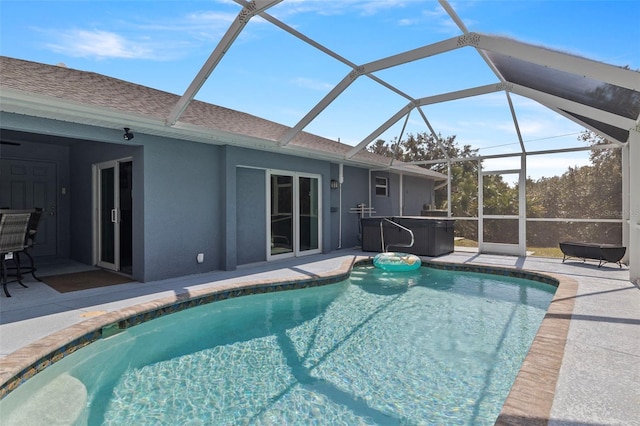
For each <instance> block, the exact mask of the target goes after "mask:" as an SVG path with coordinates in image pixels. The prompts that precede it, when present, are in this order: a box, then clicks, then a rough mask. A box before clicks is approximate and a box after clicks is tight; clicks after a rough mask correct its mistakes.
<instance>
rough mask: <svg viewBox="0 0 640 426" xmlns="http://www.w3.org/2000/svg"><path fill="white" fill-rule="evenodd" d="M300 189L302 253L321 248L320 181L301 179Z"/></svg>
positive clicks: (299, 181) (307, 178)
mask: <svg viewBox="0 0 640 426" xmlns="http://www.w3.org/2000/svg"><path fill="white" fill-rule="evenodd" d="M298 188H299V191H298V201H299V205H300V214H299V217H300V225H299V226H300V232H299V233H300V251H308V250H317V249H319V248H320V241H319V240H320V238H319V224H320V223H319V217H318V212H319V208H318V204H319V202H318V201H319V197H318V179H316V178H310V177H299V178H298Z"/></svg>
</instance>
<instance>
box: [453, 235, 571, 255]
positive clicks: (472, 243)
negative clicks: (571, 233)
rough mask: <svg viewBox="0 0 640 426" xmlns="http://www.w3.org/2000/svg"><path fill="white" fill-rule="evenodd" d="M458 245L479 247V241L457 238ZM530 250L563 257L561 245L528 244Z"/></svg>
mask: <svg viewBox="0 0 640 426" xmlns="http://www.w3.org/2000/svg"><path fill="white" fill-rule="evenodd" d="M454 245H455V246H456V247H478V242H477V241H473V240H468V239H466V238H462V239H456V240H455V242H454ZM527 251H528V252H533V253H532V254H531V255H530V256H536V257H557V258H562V257H563V256H562V251H560V247H531V246H527Z"/></svg>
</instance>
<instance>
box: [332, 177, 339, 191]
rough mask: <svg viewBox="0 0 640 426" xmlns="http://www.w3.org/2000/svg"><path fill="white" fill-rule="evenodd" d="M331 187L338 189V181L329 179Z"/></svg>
mask: <svg viewBox="0 0 640 426" xmlns="http://www.w3.org/2000/svg"><path fill="white" fill-rule="evenodd" d="M331 189H338V181H337V180H335V179H331Z"/></svg>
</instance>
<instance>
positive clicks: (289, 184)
mask: <svg viewBox="0 0 640 426" xmlns="http://www.w3.org/2000/svg"><path fill="white" fill-rule="evenodd" d="M270 186H271V195H270V200H271V212H270V217H271V255H272V256H273V255H278V254H285V253H293V241H294V240H293V229H294V228H293V208H294V205H293V176H286V175H276V174H273V175H271V185H270Z"/></svg>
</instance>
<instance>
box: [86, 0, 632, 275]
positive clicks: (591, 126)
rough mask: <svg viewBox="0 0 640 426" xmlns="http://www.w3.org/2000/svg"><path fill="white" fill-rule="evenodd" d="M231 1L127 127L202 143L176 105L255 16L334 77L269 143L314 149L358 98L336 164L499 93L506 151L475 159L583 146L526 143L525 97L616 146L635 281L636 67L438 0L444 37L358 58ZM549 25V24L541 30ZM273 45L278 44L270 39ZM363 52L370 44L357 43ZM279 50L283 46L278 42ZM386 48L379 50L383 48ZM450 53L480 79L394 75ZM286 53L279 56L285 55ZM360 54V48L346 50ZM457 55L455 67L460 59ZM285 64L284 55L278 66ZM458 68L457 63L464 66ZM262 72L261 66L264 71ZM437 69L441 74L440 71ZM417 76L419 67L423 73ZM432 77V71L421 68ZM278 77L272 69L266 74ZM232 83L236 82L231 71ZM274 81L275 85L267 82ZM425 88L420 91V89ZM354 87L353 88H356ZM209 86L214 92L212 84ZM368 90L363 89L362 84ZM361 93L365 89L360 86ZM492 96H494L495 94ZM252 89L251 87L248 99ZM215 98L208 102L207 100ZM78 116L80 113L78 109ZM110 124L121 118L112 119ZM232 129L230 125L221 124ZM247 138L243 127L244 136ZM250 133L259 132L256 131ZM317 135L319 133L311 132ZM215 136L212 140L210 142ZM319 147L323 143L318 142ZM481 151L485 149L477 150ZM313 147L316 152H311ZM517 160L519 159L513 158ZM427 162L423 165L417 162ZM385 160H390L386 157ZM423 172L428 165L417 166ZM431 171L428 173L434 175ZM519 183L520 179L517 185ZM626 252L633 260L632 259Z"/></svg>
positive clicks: (280, 7)
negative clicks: (178, 81) (148, 110)
mask: <svg viewBox="0 0 640 426" xmlns="http://www.w3.org/2000/svg"><path fill="white" fill-rule="evenodd" d="M234 2H235V3H236V4H237V5H238V9H239V11H238V14H237V16H236V18H235V19H234V20H233V21H232V22H231V24H230V26H229V27H228V28H227V29H226V32H225V33H224V35H223V36H222V38H221V39H220V40H219V41H218V42H217V44H216V45H215V47H214V48H213V49H212V51H211V52H210V54H209V57H208V59H206V61H205V62H204V65H203V66H202V67H201V69H200V70H199V71H197V72H196V73H194V74H193V75H192V80H191V82H190V84H188V87H187V88H186V90H184V92H183V93H182V95H181V96H179V99H178V100H177V102H175V103H172V104H171V105H169V109H170V110H169V111H168V113H166V114H165V115H164V116H163V117H155V118H153V119H151V120H150V119H149V118H148V117H144V118H141V117H136V116H135V114H134V115H132V116H131V117H130V124H129V125H130V126H131V127H132V128H134V129H136V130H138V131H142V132H150V133H152V134H154V133H156V134H158V133H164V134H170V135H172V136H174V137H175V136H176V135H179V134H181V135H183V136H184V137H189V138H192V139H194V140H198V139H200V140H201V141H207V139H211V138H210V136H208V135H207V131H208V130H207V129H202V128H198V127H197V126H194V125H193V123H192V122H190V121H191V117H189V115H188V114H186V113H185V111H188V108H189V106H190V105H191V106H193V104H194V103H197V102H198V101H197V99H198V96H199V94H200V93H201V91H202V90H204V88H205V87H207V86H206V85H207V83H209V82H211V81H213V82H215V80H216V69H217V67H218V66H219V65H220V64H221V63H223V61H225V59H226V57H228V56H229V55H233V54H234V51H235V49H236V48H237V47H238V44H239V43H240V42H239V40H242V42H241V43H250V42H251V38H250V37H248V40H244V39H242V35H243V31H245V29H246V28H247V26H248V25H249V24H250V23H251V22H255V21H259V22H260V24H261V25H263V24H265V23H266V24H269V25H272V26H275V27H277V28H279V29H280V30H282V31H281V32H280V35H284V36H286V37H288V38H287V40H288V41H287V43H290V42H291V40H292V39H293V40H295V42H296V43H298V45H299V43H302V44H304V45H305V46H306V47H307V48H310V49H313V50H315V51H316V52H319V53H320V54H321V56H322V58H321V59H319V60H318V61H317V62H314V63H313V64H312V65H311V66H310V67H311V68H313V67H324V66H327V67H330V68H331V69H332V73H333V74H334V75H335V76H336V81H337V83H336V84H334V85H333V86H331V87H326V89H325V90H324V96H323V97H321V98H320V99H316V100H309V101H308V104H309V105H310V107H309V108H308V109H307V110H306V111H305V112H304V113H302V114H299V116H301V118H298V119H297V120H296V121H295V122H294V123H292V124H290V125H289V126H288V127H287V128H286V129H285V130H284V131H283V132H280V133H278V132H276V133H278V134H277V136H276V137H272V138H271V142H275V143H276V148H277V149H282V150H285V151H286V150H291V149H295V150H298V151H301V150H304V149H308V150H309V153H310V155H314V143H313V137H311V136H310V135H312V134H320V131H319V130H320V129H324V133H325V134H323V135H322V136H324V137H326V138H329V139H332V138H333V139H336V140H339V138H340V135H336V134H335V132H334V130H333V129H331V126H330V120H331V115H328V117H329V118H326V117H327V116H326V115H325V114H324V113H325V112H326V111H328V110H331V109H332V107H333V106H334V105H336V104H340V103H341V102H343V100H344V99H345V98H348V97H350V96H355V97H358V96H360V97H361V98H362V99H361V102H359V103H357V104H355V105H357V111H355V110H354V111H353V116H354V126H353V127H354V129H357V130H358V131H359V132H360V134H359V135H358V136H355V137H354V136H348V137H347V136H345V137H344V139H345V140H347V139H348V140H349V142H350V145H351V146H352V148H350V149H348V150H346V151H337V152H334V153H333V154H332V158H333V159H334V160H335V159H336V158H337V159H338V160H340V161H344V162H347V163H348V162H353V161H356V159H357V158H358V156H363V155H366V153H365V149H366V147H367V146H368V145H369V144H371V143H372V142H374V141H376V140H377V139H379V138H383V139H387V140H389V139H391V138H398V139H401V138H402V136H403V135H404V134H406V132H407V131H409V129H414V130H415V129H420V131H425V132H427V133H429V134H432V135H434V136H436V135H439V134H442V133H445V132H446V131H447V130H448V129H445V130H444V131H443V130H442V127H439V124H440V123H439V122H438V119H437V117H438V112H437V109H438V108H450V107H451V105H454V104H456V103H457V102H462V101H465V100H469V99H480V100H481V99H485V98H486V97H487V96H492V97H491V98H490V99H491V102H493V101H495V100H496V99H501V102H503V103H504V109H505V111H506V114H505V116H504V118H507V119H508V120H509V122H510V126H511V129H512V132H513V135H514V137H515V139H514V140H513V141H512V143H511V144H510V147H509V148H508V149H502V147H501V148H499V149H498V150H497V151H496V153H495V154H484V152H483V154H482V155H483V156H481V157H480V158H513V159H516V161H517V166H514V167H510V168H508V171H510V172H514V171H521V179H524V177H525V176H526V166H525V167H523V166H522V165H523V164H526V158H527V156H531V155H535V154H542V153H559V152H571V151H585V150H589V149H591V147H589V146H584V145H583V146H580V145H576V144H573V145H563V144H560V143H558V144H557V145H556V146H554V147H553V148H552V149H545V150H537V149H536V145H535V144H529V143H528V141H527V140H526V138H525V137H524V136H523V132H522V128H523V126H526V125H527V124H528V123H527V118H526V116H525V114H522V115H521V114H519V105H521V104H522V101H523V100H531V101H534V102H535V103H537V104H539V105H542V106H544V107H546V108H547V109H548V110H549V111H552V112H553V113H556V114H558V115H559V116H562V117H564V118H565V119H568V120H570V121H571V122H574V123H576V124H577V125H578V126H580V127H582V128H585V129H588V130H590V131H592V132H595V133H596V134H598V135H600V136H602V137H603V138H606V139H607V140H608V141H610V142H611V145H610V147H612V148H619V149H622V150H623V186H622V188H623V190H622V192H623V195H622V198H623V217H622V221H623V243H624V244H625V245H626V246H627V247H629V251H628V259H629V260H630V269H631V278H632V280H638V279H640V265H638V264H637V263H638V262H637V259H640V188H639V187H638V182H640V172H639V171H638V167H637V166H636V167H632V165H637V164H640V72H638V71H637V70H634V69H630V68H629V67H624V66H616V65H610V64H607V63H604V62H601V61H598V60H592V59H588V58H586V57H582V56H579V55H575V54H571V53H566V52H563V51H559V50H555V49H551V48H548V47H544V46H540V45H535V44H530V43H525V42H521V41H518V40H517V39H515V38H511V37H505V36H502V35H495V34H487V33H483V32H478V31H471V30H470V29H469V27H468V23H467V22H465V20H464V19H462V18H461V17H460V16H459V15H458V13H457V12H456V10H455V9H454V6H453V5H452V4H451V3H449V2H447V1H445V0H439V5H440V7H441V8H442V10H443V11H444V13H446V15H448V18H449V19H450V22H451V23H452V24H454V26H455V27H456V29H457V33H458V34H457V35H455V36H453V37H443V38H442V39H440V40H437V41H434V42H429V43H427V44H422V45H419V47H415V48H410V49H408V50H404V51H399V52H395V53H392V54H389V55H382V57H378V58H377V59H374V60H364V61H361V60H359V59H356V58H349V57H346V56H343V55H342V54H341V53H338V52H337V51H336V49H334V48H331V47H329V45H328V43H321V42H319V41H317V40H316V39H315V38H313V37H311V36H308V35H305V34H304V33H303V32H302V31H300V30H298V29H297V28H296V27H294V26H292V25H290V24H287V23H285V22H284V20H283V19H279V18H277V17H276V16H279V15H284V14H285V13H284V12H285V10H286V9H285V8H286V7H287V3H288V2H287V1H286V0H285V1H282V0H254V1H251V2H248V1H245V0H234ZM549 31H553V28H550V29H549ZM348 41H349V35H344V37H343V42H344V43H348ZM272 48H274V49H279V47H278V46H272ZM362 48H363V50H366V51H367V53H368V54H370V55H371V53H372V50H373V51H374V52H375V49H372V48H371V47H365V46H363V47H362ZM282 49H285V47H284V46H283V47H282ZM384 50H385V49H380V51H384ZM452 55H464V60H466V61H469V62H468V63H469V68H471V67H472V66H473V67H476V66H477V65H481V66H482V69H480V70H479V71H476V70H475V68H474V71H473V72H474V73H476V74H481V75H482V79H483V80H484V81H485V83H483V84H478V85H476V84H467V83H466V81H464V80H462V81H460V82H459V87H456V88H455V89H452V90H448V89H447V88H443V89H442V90H437V88H440V86H439V85H438V83H437V81H433V80H430V81H428V82H426V83H428V84H425V85H424V86H419V87H418V86H413V87H408V86H407V85H406V84H404V82H403V79H402V72H408V73H419V72H425V70H426V69H430V70H431V71H433V70H434V69H436V71H435V75H436V76H437V72H438V71H437V69H438V68H439V67H440V65H441V63H442V62H441V61H446V60H447V59H449V58H451V57H452ZM285 56H286V55H285ZM354 56H362V57H364V56H366V55H354ZM288 59H289V60H290V61H292V62H300V61H304V60H305V59H303V58H298V57H296V56H290V57H289V58H288ZM460 59H461V57H456V60H457V61H458V62H457V67H460V64H461V63H464V61H462V62H460V61H459V60H460ZM234 60H236V61H238V60H240V61H241V62H242V60H244V66H245V67H252V66H259V65H256V64H254V63H252V58H250V57H244V58H238V57H237V56H236V57H234ZM283 65H284V66H286V63H285V64H283ZM463 67H464V65H463ZM390 70H405V71H401V72H400V74H398V75H391V74H390V73H389V71H390ZM265 72H268V71H265ZM441 72H447V70H446V69H443V70H442V71H441ZM425 75H427V74H426V73H425ZM428 75H429V76H430V77H429V78H433V75H434V74H433V73H431V72H430V73H429V74H428ZM277 79H278V75H273V76H271V80H273V81H274V82H275V81H276V80H277ZM237 84H238V85H242V84H243V81H242V79H241V78H238V81H237ZM274 84H276V83H274ZM426 86H428V87H429V90H428V91H427V90H425V87H426ZM356 87H357V89H354V88H356ZM210 90H215V87H214V88H213V89H210ZM369 90H370V91H371V92H370V93H367V96H362V94H363V93H365V92H366V91H369ZM363 91H364V92H363ZM379 92H384V93H385V94H391V95H393V96H394V97H395V101H394V102H391V103H390V102H386V101H385V103H386V104H385V106H384V107H381V106H380V105H379V104H378V103H376V101H375V97H374V96H375V93H379ZM495 95H498V96H499V97H496V96H495ZM259 97H260V96H259V95H258V94H256V98H259ZM214 103H215V102H214ZM363 114H368V115H370V116H371V117H377V120H378V122H377V125H376V126H371V127H370V128H363V127H362V125H361V124H360V123H355V121H357V117H358V116H361V115H363ZM78 120H82V118H81V117H79V118H78ZM118 122H121V121H120V120H118ZM409 123H410V124H409ZM230 133H232V132H230ZM242 133H243V130H242V129H238V130H237V134H238V137H237V138H229V139H227V140H225V141H224V142H225V143H240V142H238V141H241V140H242V136H243V135H242ZM245 136H246V135H245ZM258 139H259V138H258ZM318 142H319V143H320V140H318ZM212 143H214V142H212ZM463 143H464V141H463ZM325 148H326V146H325ZM442 151H443V152H442V159H441V160H439V161H442V162H444V163H448V162H451V161H455V160H456V159H453V158H449V157H447V155H446V153H445V152H444V150H442ZM483 151H484V150H483ZM315 155H322V154H321V153H320V152H319V151H318V152H315ZM522 159H524V160H522ZM422 165H423V166H425V167H427V168H428V166H429V164H422ZM381 166H385V167H393V166H394V165H393V164H392V162H390V163H389V164H387V165H381ZM426 173H427V174H428V173H429V172H428V171H427V172H426ZM434 176H437V175H435V174H434ZM521 186H523V185H521ZM634 260H636V261H635V262H634Z"/></svg>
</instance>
